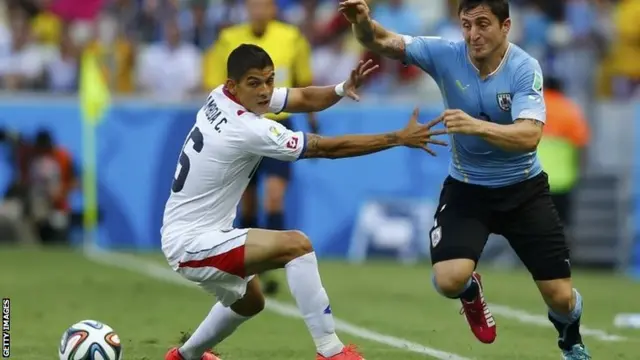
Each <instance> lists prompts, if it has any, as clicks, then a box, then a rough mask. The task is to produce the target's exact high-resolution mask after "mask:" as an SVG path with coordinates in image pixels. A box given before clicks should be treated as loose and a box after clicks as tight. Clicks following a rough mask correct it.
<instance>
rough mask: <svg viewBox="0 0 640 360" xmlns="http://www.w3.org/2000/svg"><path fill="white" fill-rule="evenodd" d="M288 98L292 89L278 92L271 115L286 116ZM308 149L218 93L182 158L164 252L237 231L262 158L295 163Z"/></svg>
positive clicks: (296, 136)
mask: <svg viewBox="0 0 640 360" xmlns="http://www.w3.org/2000/svg"><path fill="white" fill-rule="evenodd" d="M287 95H288V89H286V88H278V89H276V90H275V91H274V93H273V96H272V98H271V103H270V105H269V106H270V109H269V111H270V112H274V113H278V112H280V111H282V109H284V107H285V105H286V101H287ZM304 146H305V137H304V134H303V133H302V132H294V131H291V130H289V129H287V128H286V127H285V126H283V125H282V124H280V123H278V122H275V121H272V120H269V119H266V118H264V117H262V116H258V115H255V114H253V113H251V112H249V111H248V110H247V109H245V108H244V107H243V106H242V105H240V103H239V102H238V101H237V100H236V99H235V98H234V97H233V95H231V94H230V93H228V92H227V91H226V90H224V89H223V87H222V86H220V87H218V88H216V89H215V90H213V91H212V92H211V93H210V94H209V97H208V98H207V101H206V103H205V104H204V106H203V107H202V108H201V109H200V110H199V111H198V115H197V116H196V123H195V125H194V126H193V128H192V129H191V132H190V133H189V135H188V136H187V139H186V141H185V143H184V145H183V148H182V152H181V153H180V158H179V161H178V165H177V169H176V173H175V176H174V180H173V184H172V188H171V195H170V196H169V200H168V201H167V203H166V206H165V211H164V219H163V225H162V230H161V233H162V247H163V250H170V249H169V248H171V247H180V246H182V244H184V243H185V242H188V241H190V239H192V238H194V237H195V236H198V235H200V234H202V233H204V232H207V231H216V230H218V231H225V230H229V229H232V228H233V221H234V219H235V217H236V208H237V206H238V203H239V202H240V198H241V197H242V194H243V192H244V191H245V189H246V187H247V185H248V184H249V180H250V179H251V177H252V176H253V175H254V173H255V172H256V169H257V168H258V165H259V164H260V161H261V160H262V157H264V156H267V157H271V158H275V159H278V160H283V161H295V160H297V159H298V158H299V157H300V156H301V155H302V153H303V150H304Z"/></svg>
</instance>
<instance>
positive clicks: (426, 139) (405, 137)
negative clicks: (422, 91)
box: [398, 108, 447, 156]
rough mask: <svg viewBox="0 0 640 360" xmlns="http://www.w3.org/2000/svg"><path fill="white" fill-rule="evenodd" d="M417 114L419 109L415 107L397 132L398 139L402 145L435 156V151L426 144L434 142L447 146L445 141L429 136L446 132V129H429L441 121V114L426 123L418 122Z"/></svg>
mask: <svg viewBox="0 0 640 360" xmlns="http://www.w3.org/2000/svg"><path fill="white" fill-rule="evenodd" d="M419 115H420V110H419V109H418V108H415V109H414V110H413V114H412V115H411V119H409V123H408V124H407V126H406V127H405V128H404V129H402V130H401V131H399V132H398V136H399V137H400V141H401V143H402V145H404V146H407V147H411V148H419V149H423V150H424V151H426V152H428V153H429V154H431V155H432V156H436V153H435V152H433V150H431V149H429V147H428V145H429V144H435V145H441V146H447V143H446V142H444V141H441V140H436V139H432V138H431V137H432V136H435V135H442V134H446V133H447V130H446V129H440V130H431V128H432V127H434V126H435V125H436V124H438V123H440V122H441V121H442V116H440V117H438V118H436V119H433V120H431V121H429V122H428V123H426V124H420V123H419V122H418V117H419Z"/></svg>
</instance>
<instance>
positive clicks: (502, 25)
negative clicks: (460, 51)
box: [460, 5, 511, 60]
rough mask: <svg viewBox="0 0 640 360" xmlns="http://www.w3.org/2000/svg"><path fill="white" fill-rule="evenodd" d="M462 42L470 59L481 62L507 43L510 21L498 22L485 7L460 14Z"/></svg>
mask: <svg viewBox="0 0 640 360" xmlns="http://www.w3.org/2000/svg"><path fill="white" fill-rule="evenodd" d="M460 22H461V24H462V32H463V35H464V40H465V41H466V43H467V46H468V48H469V52H470V55H471V57H473V58H474V59H478V60H482V59H485V58H487V57H488V56H489V55H491V54H492V53H493V52H494V51H495V50H496V49H498V48H499V47H500V46H501V45H503V44H504V42H505V41H507V34H508V33H509V29H510V27H511V20H510V19H506V20H505V21H504V22H500V20H498V17H496V15H494V14H493V13H492V12H491V9H489V7H487V6H485V5H480V6H477V7H475V8H473V9H470V10H466V11H462V12H461V13H460Z"/></svg>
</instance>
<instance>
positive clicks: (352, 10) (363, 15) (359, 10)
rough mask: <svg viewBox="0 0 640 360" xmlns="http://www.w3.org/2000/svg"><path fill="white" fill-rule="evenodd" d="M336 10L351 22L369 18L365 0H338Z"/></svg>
mask: <svg viewBox="0 0 640 360" xmlns="http://www.w3.org/2000/svg"><path fill="white" fill-rule="evenodd" d="M338 11H339V12H340V13H341V14H342V15H344V17H345V18H346V19H347V20H348V21H349V22H350V23H352V24H358V23H361V22H363V21H366V20H368V19H369V12H370V11H369V5H367V2H366V1H365V0H340V4H339V5H338Z"/></svg>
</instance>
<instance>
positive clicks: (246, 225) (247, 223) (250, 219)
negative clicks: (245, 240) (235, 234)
mask: <svg viewBox="0 0 640 360" xmlns="http://www.w3.org/2000/svg"><path fill="white" fill-rule="evenodd" d="M257 227H258V219H256V217H255V216H246V217H245V216H243V217H242V218H241V219H240V228H242V229H250V228H257Z"/></svg>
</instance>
